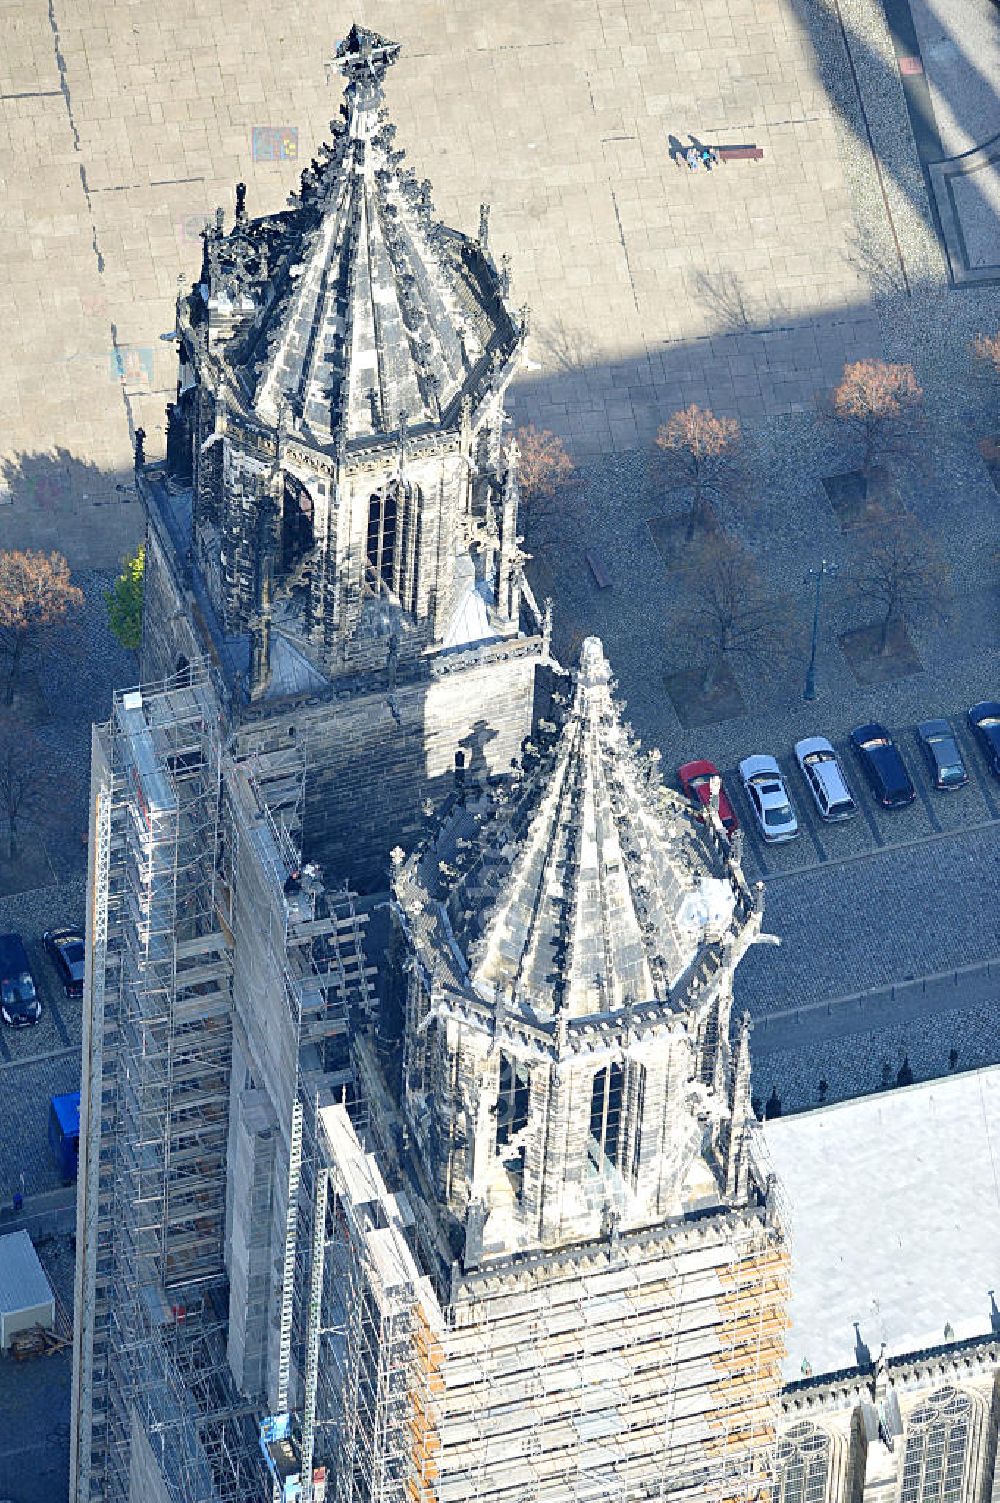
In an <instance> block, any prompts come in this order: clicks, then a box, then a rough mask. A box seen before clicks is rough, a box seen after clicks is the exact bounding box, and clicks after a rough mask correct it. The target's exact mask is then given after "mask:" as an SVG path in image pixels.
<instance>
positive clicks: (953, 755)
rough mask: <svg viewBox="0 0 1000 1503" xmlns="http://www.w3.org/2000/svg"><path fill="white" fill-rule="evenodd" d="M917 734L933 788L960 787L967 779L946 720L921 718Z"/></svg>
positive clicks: (951, 731) (959, 753)
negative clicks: (932, 780)
mask: <svg viewBox="0 0 1000 1503" xmlns="http://www.w3.org/2000/svg"><path fill="white" fill-rule="evenodd" d="M917 735H918V736H919V737H920V745H921V746H922V747H923V749H924V756H925V757H926V758H927V765H928V766H929V768H930V770H931V777H932V778H933V779H934V787H935V788H961V787H962V785H963V783H967V782H968V781H969V774H968V773H967V772H966V770H965V763H964V762H963V761H962V753H961V752H960V751H959V749H958V742H957V741H956V740H955V732H954V731H953V730H952V728H951V726H950V725H949V724H948V722H947V720H922V721H921V722H920V724H919V725H918V726H917Z"/></svg>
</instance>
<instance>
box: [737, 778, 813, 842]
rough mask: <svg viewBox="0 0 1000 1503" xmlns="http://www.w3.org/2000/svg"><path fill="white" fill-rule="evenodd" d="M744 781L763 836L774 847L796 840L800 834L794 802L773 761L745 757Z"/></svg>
mask: <svg viewBox="0 0 1000 1503" xmlns="http://www.w3.org/2000/svg"><path fill="white" fill-rule="evenodd" d="M740 777H741V778H742V779H743V787H744V789H745V791H746V796H747V799H748V800H749V803H750V807H751V809H752V810H753V812H754V815H755V817H756V819H757V823H758V825H759V826H760V833H761V834H762V835H763V837H764V839H765V840H766V841H767V842H768V844H770V845H776V844H777V843H778V841H779V840H794V839H795V837H796V835H797V834H798V833H799V822H798V820H797V819H796V818H795V811H794V809H793V808H792V801H791V799H790V798H789V797H788V792H787V790H786V788H785V780H784V778H783V777H782V773H781V768H780V767H779V766H778V764H777V762H776V761H775V760H774V758H773V757H767V756H756V757H744V759H743V761H742V762H741V763H740Z"/></svg>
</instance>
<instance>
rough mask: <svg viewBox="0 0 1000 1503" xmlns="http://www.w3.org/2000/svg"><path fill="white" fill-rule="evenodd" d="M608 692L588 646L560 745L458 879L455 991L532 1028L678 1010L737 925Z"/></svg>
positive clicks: (593, 641) (594, 650)
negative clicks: (699, 967)
mask: <svg viewBox="0 0 1000 1503" xmlns="http://www.w3.org/2000/svg"><path fill="white" fill-rule="evenodd" d="M611 689H612V685H611V671H610V668H609V667H608V662H607V659H606V658H605V656H604V651H603V648H602V646H601V643H600V641H599V640H598V639H597V638H596V637H589V638H588V639H587V640H586V641H585V642H584V644H583V649H582V652H581V656H580V667H579V671H578V674H577V680H576V686H575V689H574V691H573V695H572V699H571V702H570V705H569V708H568V710H567V712H566V715H565V719H564V721H563V724H562V727H561V729H560V732H559V736H558V739H557V741H556V743H555V746H554V748H553V750H552V751H551V752H550V753H548V754H547V755H546V756H545V757H544V758H542V759H539V758H538V757H537V756H534V757H532V755H531V750H530V749H529V757H528V764H529V765H528V767H527V768H526V769H525V770H523V771H522V773H521V774H520V775H519V778H518V779H517V780H516V781H515V786H514V788H513V790H512V792H511V795H510V797H509V798H505V799H504V800H503V801H499V802H497V803H496V804H494V805H493V806H492V807H491V808H490V809H489V810H488V811H487V812H485V813H483V814H481V815H479V820H480V823H479V825H478V835H477V841H476V844H477V845H478V846H479V847H480V848H481V852H482V854H480V855H478V856H475V857H472V858H471V859H470V860H469V862H468V864H467V865H466V867H465V870H463V871H462V872H461V874H460V875H457V878H456V880H455V881H454V882H453V883H450V884H449V886H450V890H449V892H448V898H447V912H448V920H449V924H450V930H451V933H452V935H453V936H454V941H457V948H458V951H459V952H460V953H461V956H462V959H463V961H464V964H465V967H466V969H465V974H464V977H463V978H462V980H461V983H460V984H462V985H464V986H465V987H466V988H469V989H470V990H471V991H472V992H473V993H474V994H476V995H478V997H479V998H482V999H483V1000H485V1001H488V1002H491V1003H492V1002H493V1001H494V999H495V997H496V996H497V993H498V990H500V991H502V992H503V993H504V994H505V995H506V996H508V997H509V998H510V1000H511V1005H512V1007H513V1008H515V1009H517V1010H518V1011H519V1012H521V1013H522V1014H524V1015H526V1016H528V1017H533V1018H534V1019H536V1020H538V1021H539V1022H543V1021H545V1020H547V1019H551V1018H552V1017H554V1016H557V1015H558V1014H560V1013H561V1012H565V1013H566V1014H567V1015H568V1016H569V1017H570V1018H582V1017H587V1016H594V1015H597V1014H602V1013H603V1014H607V1013H613V1012H616V1011H618V1010H619V1009H622V1008H626V1007H627V1006H629V1005H630V1004H640V1003H646V1002H655V1001H660V1002H668V1001H670V1000H671V992H672V989H673V988H675V987H676V986H677V985H678V983H679V982H680V981H681V979H682V977H683V976H684V975H685V973H686V972H687V971H688V969H689V968H690V967H691V966H692V965H693V963H694V962H695V961H696V959H697V958H698V956H699V953H700V951H701V949H702V947H703V946H704V945H706V944H708V943H710V942H711V941H713V940H718V939H721V937H722V936H723V935H724V934H725V933H726V932H727V930H728V929H729V928H730V926H731V924H732V921H733V917H734V904H735V891H734V886H733V883H732V881H731V880H730V879H729V877H728V875H726V874H725V872H724V869H723V868H722V867H721V866H720V864H719V863H718V862H717V860H715V859H714V858H711V857H710V856H709V854H708V850H707V848H706V847H704V846H703V844H702V841H701V838H700V836H699V834H698V832H697V825H696V823H695V820H694V817H693V815H692V814H691V812H690V811H689V809H688V808H687V806H686V805H685V804H684V802H683V801H682V800H681V799H680V798H679V796H678V795H676V794H671V793H669V792H668V791H667V790H666V789H664V788H663V786H662V784H661V783H660V780H659V777H658V775H657V772H656V768H655V763H654V762H653V761H651V759H649V758H647V757H644V756H643V755H641V754H640V752H639V749H638V747H637V745H636V742H635V740H634V738H633V737H632V735H631V733H630V732H629V730H628V729H627V727H625V726H624V725H623V724H622V719H621V712H620V710H619V708H618V706H617V705H616V704H615V702H614V700H613V698H612V692H611ZM532 762H533V763H534V765H533V766H532V765H531V764H532ZM459 851H460V854H461V853H462V847H461V845H460V847H459ZM435 856H437V857H438V858H440V852H439V851H436V850H435V851H432V852H430V853H428V857H427V858H426V860H425V863H424V864H423V866H422V868H420V869H419V870H420V876H424V873H427V876H428V877H429V875H430V872H431V870H432V865H433V859H434V857H435ZM438 870H442V868H441V867H440V866H439V867H438ZM412 871H413V876H414V877H416V878H417V881H418V883H419V882H420V877H418V875H417V872H418V868H417V866H416V865H414V867H413V868H412ZM425 880H427V878H425ZM421 885H422V884H421ZM407 886H408V884H407V883H406V882H403V883H401V884H400V886H399V896H400V901H401V904H402V906H403V908H404V910H405V908H406V907H407V904H408V901H409V900H410V895H409V893H408V891H407ZM415 896H416V894H414V897H415ZM420 927H421V928H422V929H424V932H426V912H425V919H424V922H423V923H422V924H421V925H420ZM455 979H456V980H459V978H458V977H457V976H456V978H455Z"/></svg>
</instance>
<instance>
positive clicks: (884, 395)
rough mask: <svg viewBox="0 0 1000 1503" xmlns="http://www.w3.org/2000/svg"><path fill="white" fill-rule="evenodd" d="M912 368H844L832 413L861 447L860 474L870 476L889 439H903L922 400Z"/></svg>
mask: <svg viewBox="0 0 1000 1503" xmlns="http://www.w3.org/2000/svg"><path fill="white" fill-rule="evenodd" d="M923 395H924V394H923V391H922V390H921V388H920V386H919V385H918V384H917V378H916V375H915V374H914V371H913V367H912V365H891V364H889V362H888V361H885V360H856V361H854V362H853V364H848V365H845V366H844V373H843V375H842V377H841V379H840V383H839V385H838V386H836V387H835V388H834V392H833V413H834V416H835V417H836V418H838V419H839V420H840V421H841V422H842V423H844V424H845V425H846V426H847V427H848V428H849V429H851V430H852V431H853V432H854V434H855V435H856V436H857V437H858V438H859V439H860V441H861V442H862V443H863V445H864V457H863V459H862V461H861V470H862V473H863V474H864V475H866V476H867V475H869V474H870V473H871V470H872V466H873V464H874V462H875V456H876V454H877V452H878V450H879V449H880V448H882V447H884V446H885V444H886V443H887V442H888V441H889V440H890V438H896V439H900V438H902V437H904V436H905V432H906V424H907V420H908V419H910V420H911V419H912V418H913V416H914V414H915V413H916V411H917V409H918V408H919V406H920V403H921V401H922V400H923Z"/></svg>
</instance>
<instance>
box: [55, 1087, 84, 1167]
mask: <svg viewBox="0 0 1000 1503" xmlns="http://www.w3.org/2000/svg"><path fill="white" fill-rule="evenodd" d="M49 1146H50V1147H51V1149H52V1152H53V1154H54V1155H55V1160H56V1163H57V1164H58V1165H59V1174H60V1177H61V1179H62V1181H63V1183H64V1184H67V1185H68V1184H71V1183H72V1181H73V1180H75V1179H76V1170H77V1164H78V1161H79V1157H80V1092H79V1091H69V1092H67V1094H66V1095H65V1096H51V1097H50V1098H49Z"/></svg>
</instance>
